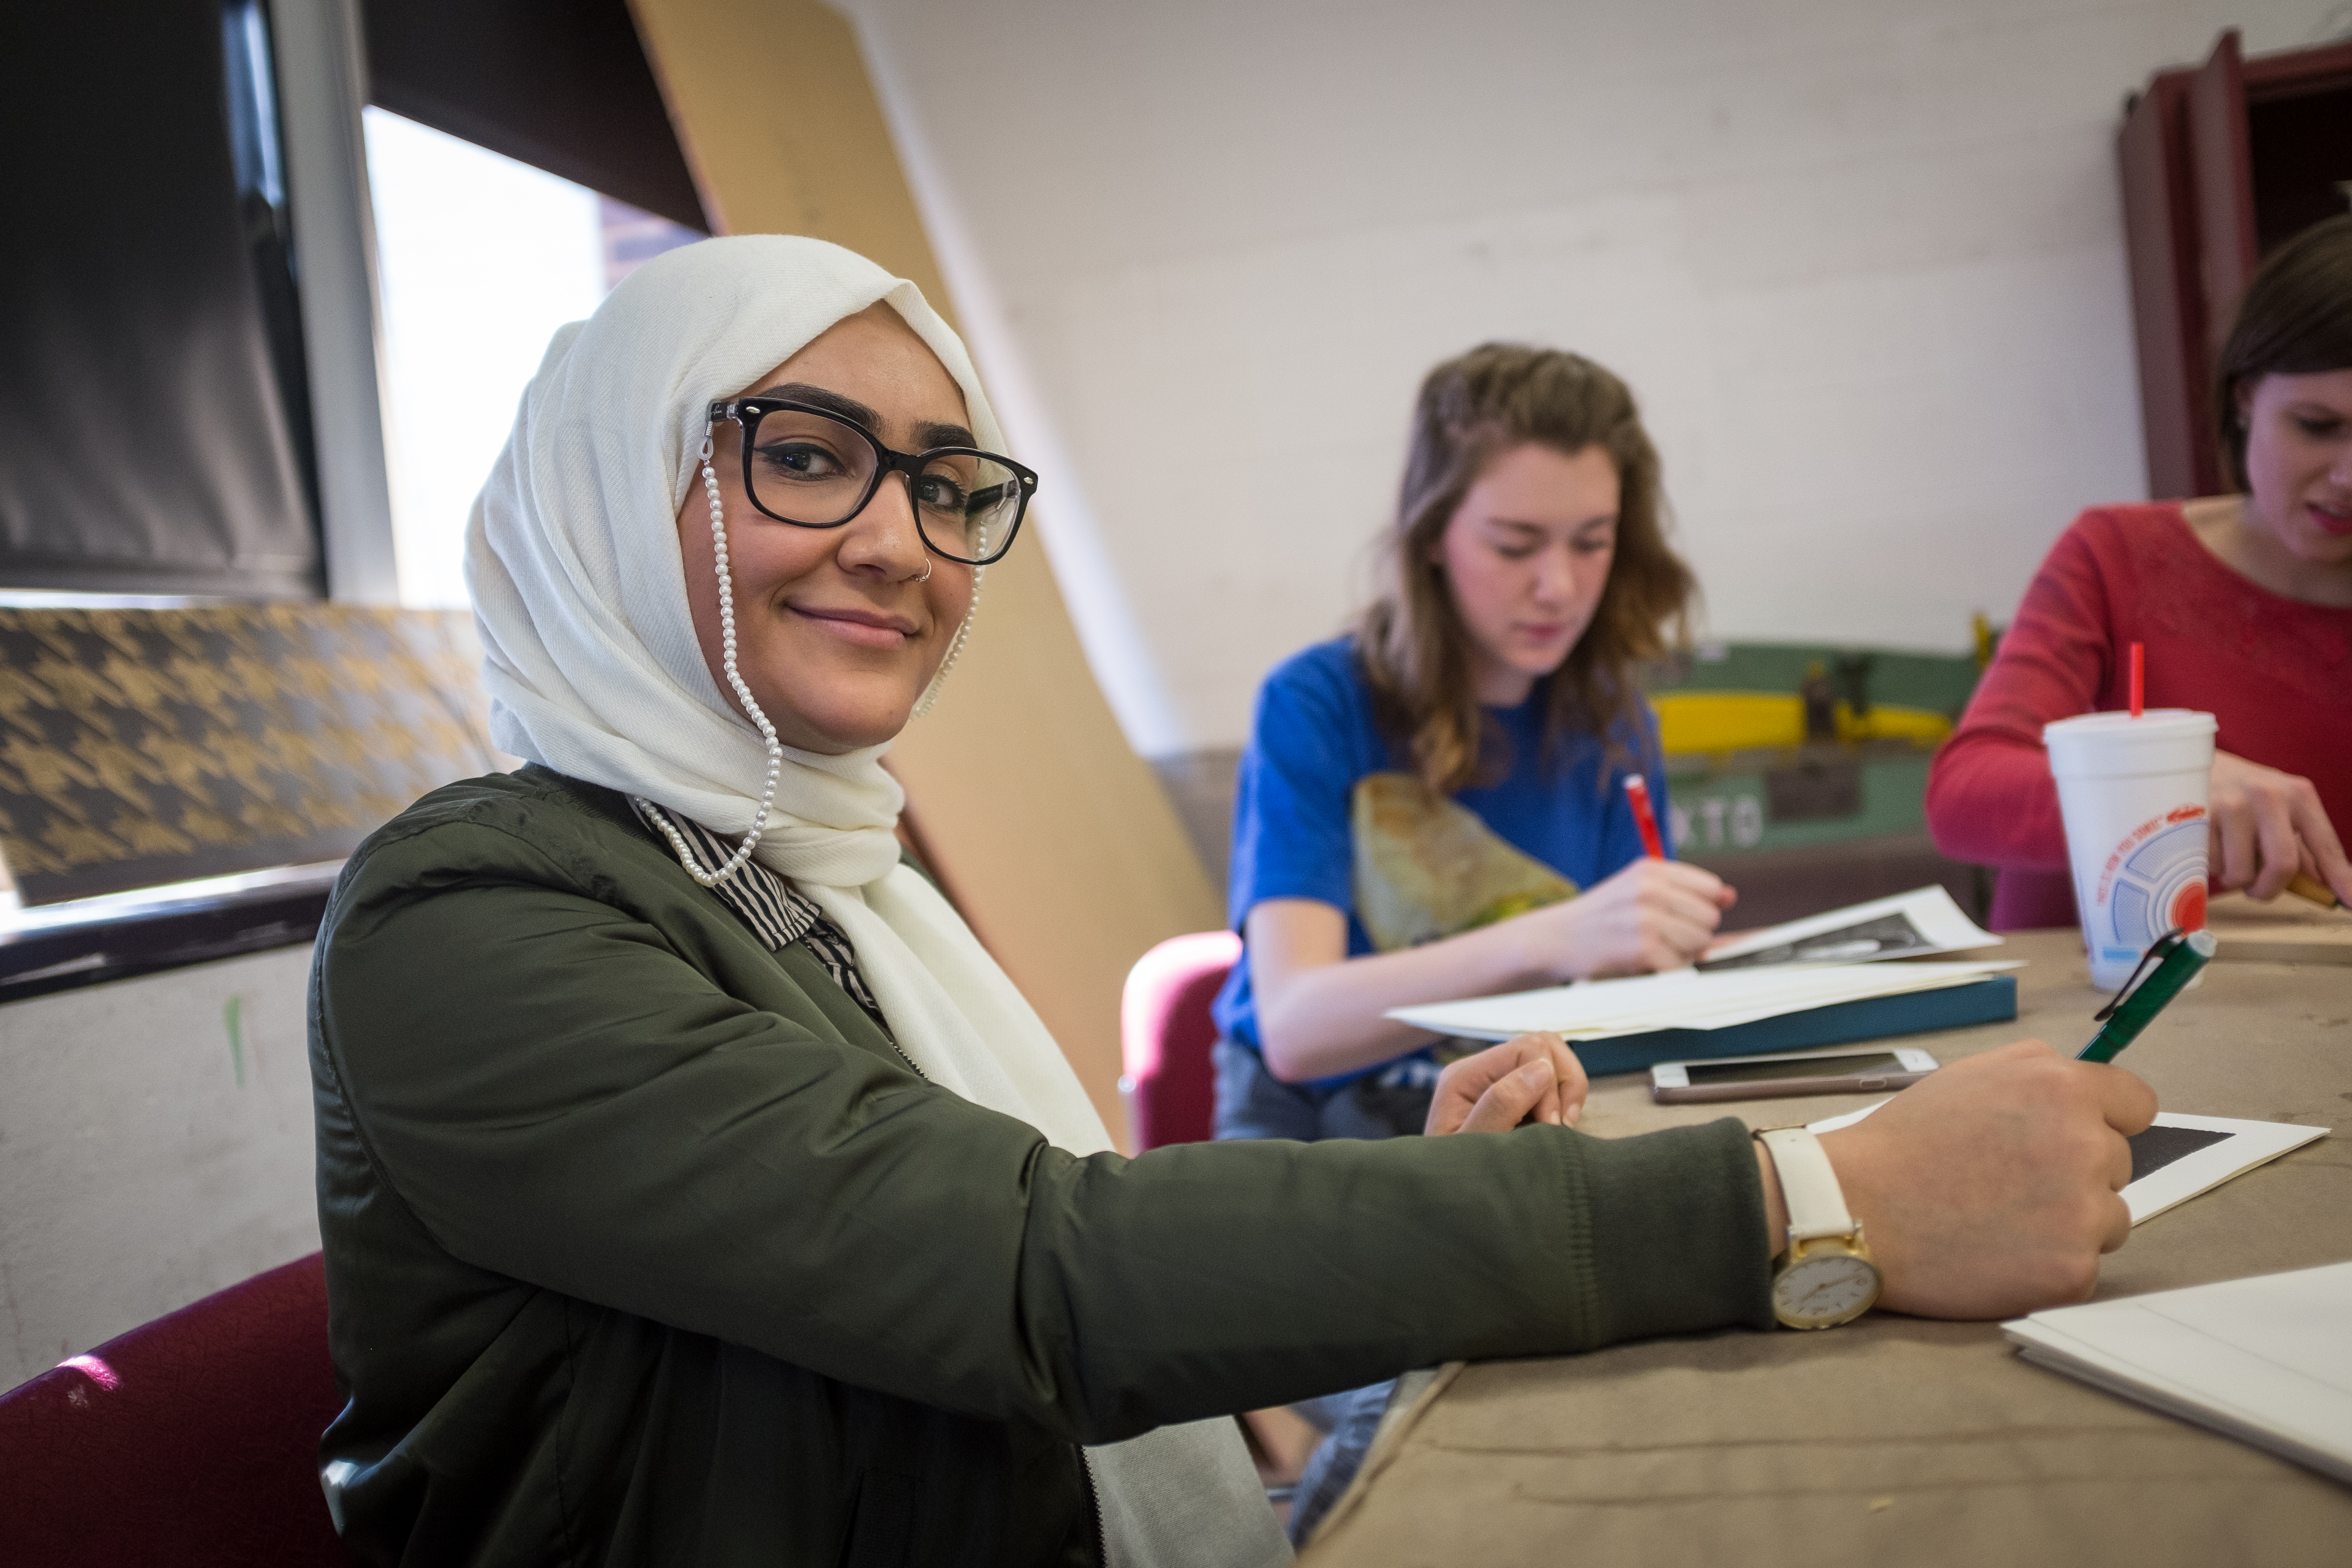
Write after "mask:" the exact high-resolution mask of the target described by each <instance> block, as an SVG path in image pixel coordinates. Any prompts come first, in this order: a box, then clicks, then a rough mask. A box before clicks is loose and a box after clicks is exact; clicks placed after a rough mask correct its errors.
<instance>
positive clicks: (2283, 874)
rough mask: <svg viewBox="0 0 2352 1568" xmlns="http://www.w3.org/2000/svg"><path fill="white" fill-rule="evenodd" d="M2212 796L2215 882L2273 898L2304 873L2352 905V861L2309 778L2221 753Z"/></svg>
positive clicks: (2210, 860) (2211, 852)
mask: <svg viewBox="0 0 2352 1568" xmlns="http://www.w3.org/2000/svg"><path fill="white" fill-rule="evenodd" d="M2208 798H2209V800H2210V802H2211V806H2210V811H2211V815H2210V817H2209V818H2208V820H2209V821H2210V824H2211V834H2210V849H2209V850H2208V852H2207V853H2208V861H2207V864H2208V865H2209V867H2210V869H2211V873H2212V877H2213V879H2214V880H2215V881H2217V882H2219V883H2221V886H2223V887H2225V888H2242V889H2245V891H2246V894H2247V895H2248V896H2249V897H2251V898H2255V899H2275V898H2277V897H2278V896H2279V895H2280V894H2281V893H2283V892H2284V891H2285V890H2286V884H2287V880H2288V879H2290V878H2292V877H2293V876H2294V874H2295V873H2296V872H2298V871H2302V872H2305V873H2308V874H2310V875H2312V876H2315V877H2317V878H2318V879H2320V880H2321V881H2323V882H2326V884H2327V885H2328V887H2329V888H2330V889H2334V891H2335V893H2336V897H2337V898H2338V899H2342V900H2345V901H2347V903H2352V863H2347V860H2346V858H2345V855H2344V846H2343V844H2342V842H2341V841H2340V840H2339V839H2337V837H2336V825H2335V824H2333V823H2331V822H2329V821H2328V820H2327V809H2326V807H2325V806H2323V805H2320V803H2319V792H2318V791H2317V790H2316V789H2315V788H2313V787H2312V784H2311V781H2310V780H2309V779H2305V778H2297V777H2296V776H2295V775H2294V774H2293V773H2281V772H2280V771H2279V770H2278V769H2276V768H2266V767H2264V766H2263V764H2262V763H2250V762H2248V761H2247V760H2246V759H2245V758H2243V757H2239V756H2232V755H2231V754H2230V753H2229V752H2214V753H2213V784H2212V792H2211V794H2210V795H2209V796H2208Z"/></svg>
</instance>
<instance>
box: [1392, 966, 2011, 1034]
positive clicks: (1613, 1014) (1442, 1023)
mask: <svg viewBox="0 0 2352 1568" xmlns="http://www.w3.org/2000/svg"><path fill="white" fill-rule="evenodd" d="M2020 967H2022V966H2021V965H2020V964H2018V963H2014V962H1996V963H1984V962H1978V963H1879V964H1858V963H1838V964H1801V963H1800V964H1780V965H1774V966H1771V967H1769V968H1759V969H1730V970H1723V971H1719V972H1717V973H1711V974H1708V973H1700V972H1699V971H1697V970H1694V969H1676V970H1673V971H1670V972H1668V973H1664V974H1637V975H1633V976H1631V977H1629V978H1626V979H1623V980H1591V981H1585V982H1583V983H1581V984H1575V985H1554V986H1548V987H1546V988H1545V989H1543V990H1540V991H1517V992H1512V993H1511V994H1507V995H1503V996H1479V997H1473V998H1471V999H1470V1000H1468V1001H1463V1002H1438V1003H1431V1004H1428V1005H1423V1006H1418V1007H1396V1008H1391V1010H1390V1012H1389V1015H1388V1016H1390V1017H1391V1018H1396V1019H1401V1020H1402V1021H1403V1022H1405V1023H1408V1024H1412V1025H1413V1026H1416V1027H1419V1028H1423V1029H1430V1030H1433V1031H1435V1032H1436V1033H1438V1034H1441V1035H1452V1036H1455V1037H1459V1038H1463V1039H1473V1040H1507V1039H1509V1038H1510V1037H1512V1036H1514V1035H1524V1034H1527V1033H1528V1032H1530V1031H1533V1030H1542V1029H1549V1030H1551V1031H1553V1032H1555V1033H1558V1034H1560V1035H1563V1036H1566V1037H1568V1038H1570V1039H1572V1040H1604V1039H1609V1038H1612V1037H1616V1036H1620V1035H1642V1034H1647V1033H1649V1032H1650V1031H1651V1030H1653V1029H1721V1028H1727V1027H1729V1026H1732V1025H1735V1024H1749V1023H1754V1022H1755V1021H1757V1020H1758V1019H1759V1018H1777V1017H1779V1016H1781V1015H1783V1014H1786V1013H1799V1012H1803V1011H1805V1010H1806V1009H1808V1008H1812V1007H1826V1006H1830V1005H1833V1004H1836V1003H1840V1002H1859V1001H1864V1000H1867V999H1869V998H1872V997H1876V996H1899V995H1902V994H1905V993H1906V992H1911V991H1928V990H1935V989H1938V988H1940V987H1943V986H1947V985H1965V984H1969V983H1970V982H1972V981H1977V980H1981V979H1983V978H1984V977H1985V976H1987V975H1989V974H1997V973H2000V972H2001V971H2003V970H2009V969H2017V968H2020Z"/></svg>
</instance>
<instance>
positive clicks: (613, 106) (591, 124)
mask: <svg viewBox="0 0 2352 1568" xmlns="http://www.w3.org/2000/svg"><path fill="white" fill-rule="evenodd" d="M364 9H365V13H366V22H367V50H368V79H369V87H368V95H369V97H370V99H371V100H373V102H375V103H377V104H380V105H381V106H383V108H385V109H388V110H392V112H394V114H398V115H403V116H404V117H406V118H407V119H410V120H414V121H417V122H418V123H419V124H421V125H429V126H431V127H433V129H435V130H436V131H444V132H448V133H449V134H450V135H452V136H457V137H462V138H464V139H465V140H466V141H468V142H473V143H474V144H475V145H477V146H480V147H487V148H488V149H489V150H490V151H491V152H493V153H504V154H506V155H507V156H508V157H509V158H513V159H516V160H517V161H519V162H520V163H529V164H530V165H531V166H532V167H534V168H540V169H544V170H546V171H547V172H548V173H549V174H560V175H562V177H563V178H565V179H567V180H571V181H572V182H574V183H576V184H583V185H585V186H587V187H588V188H589V189H590V190H593V191H601V192H603V193H604V195H608V196H614V197H617V198H618V199H619V200H621V201H624V202H626V203H628V204H629V205H631V206H635V207H641V208H643V209H644V210H645V211H646V212H649V213H655V214H658V215H659V216H663V217H666V218H668V219H669V220H670V221H671V222H673V223H680V224H685V225H686V226H688V227H691V228H696V229H700V230H703V231H705V232H708V231H709V226H710V225H709V220H708V219H707V218H705V217H704V216H703V214H702V202H701V198H700V197H699V196H698V195H696V194H695V188H694V179H693V176H692V175H691V174H688V172H687V167H686V159H685V157H684V156H683V155H682V154H681V153H679V152H678V147H677V135H676V133H675V132H672V131H671V129H670V123H669V113H668V110H666V109H664V108H663V106H662V99H661V90H660V89H659V88H658V87H656V85H655V82H654V74H653V69H652V68H651V67H649V66H648V65H647V64H646V54H645V48H644V47H643V46H642V45H641V44H640V43H639V42H638V41H637V29H636V25H635V23H633V22H632V21H631V20H630V19H629V9H628V6H627V5H626V4H625V0H575V3H572V4H568V5H549V4H547V3H546V0H366V5H365V7H364Z"/></svg>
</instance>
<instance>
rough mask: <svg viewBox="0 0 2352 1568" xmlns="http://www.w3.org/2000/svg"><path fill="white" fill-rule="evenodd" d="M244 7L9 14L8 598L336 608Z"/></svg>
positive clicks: (3, 287)
mask: <svg viewBox="0 0 2352 1568" xmlns="http://www.w3.org/2000/svg"><path fill="white" fill-rule="evenodd" d="M230 9H232V8H231V7H225V6H224V5H223V4H222V0H142V4H141V5H136V6H107V5H0V62H5V66H0V69H5V89H0V190H5V191H6V192H7V193H8V207H9V211H10V214H11V216H12V217H13V218H14V219H15V220H16V222H15V225H14V226H13V227H12V228H11V231H10V233H9V237H8V241H7V243H6V244H5V245H0V587H17V588H55V589H67V590H75V591H81V592H97V593H128V594H138V593H153V594H186V595H236V596H310V595H317V594H318V593H320V589H321V562H320V545H319V536H318V531H317V528H316V526H315V525H314V523H313V521H312V511H311V508H310V501H309V496H308V491H309V488H310V482H309V479H308V475H307V472H306V469H307V466H308V453H307V451H306V446H307V437H308V423H309V422H308V418H307V413H308V409H307V406H304V405H303V404H302V401H301V400H302V399H303V398H304V397H305V396H306V393H305V392H304V391H303V389H302V388H301V387H300V386H299V384H298V385H295V386H292V387H290V388H289V386H288V385H286V384H283V383H282V382H281V379H280V377H281V374H284V375H290V376H293V377H296V378H298V379H299V374H300V368H301V349H300V341H299V330H300V328H299V320H298V318H297V317H296V316H295V314H294V311H293V295H292V287H293V285H292V279H291V275H290V270H289V268H290V265H291V263H290V260H289V256H288V253H287V248H286V246H285V244H284V238H283V237H284V234H285V229H284V226H283V211H282V201H281V202H280V203H278V205H277V207H276V208H274V209H273V207H272V205H271V203H270V202H269V201H268V199H267V198H266V196H264V195H262V194H261V193H258V192H257V191H254V190H250V189H241V185H240V180H239V178H238V174H239V170H238V162H239V161H238V160H237V159H236V157H235V156H234V155H233V153H232V142H231V127H232V115H233V114H235V113H239V112H242V111H243V105H244V104H245V103H247V102H249V93H250V87H251V83H250V82H246V83H244V84H242V87H241V89H240V90H242V91H245V92H246V93H247V99H246V100H239V99H238V98H236V96H235V95H233V93H232V90H231V88H232V84H231V82H230V79H229V73H228V70H227V68H226V67H227V62H226V57H225V45H226V42H227V40H228V37H229V35H230V33H231V30H232V29H231V28H230V27H229V26H228V25H227V24H228V22H229V20H230V17H229V16H228V11H229V10H230ZM265 63H266V62H265ZM254 130H255V127H254V126H252V125H251V124H248V125H247V127H246V128H245V132H246V133H251V132H254ZM246 161H247V163H253V162H254V160H252V159H251V158H248V159H247V160H246ZM273 323H275V324H276V326H277V328H278V338H285V337H286V336H287V334H288V333H289V332H291V333H293V334H295V335H294V336H293V337H292V338H291V340H290V341H288V342H277V341H273V336H272V331H271V328H272V324H273ZM289 393H290V396H289ZM289 408H296V409H299V412H300V413H301V414H302V415H303V416H304V417H302V418H300V419H299V420H297V419H293V418H289Z"/></svg>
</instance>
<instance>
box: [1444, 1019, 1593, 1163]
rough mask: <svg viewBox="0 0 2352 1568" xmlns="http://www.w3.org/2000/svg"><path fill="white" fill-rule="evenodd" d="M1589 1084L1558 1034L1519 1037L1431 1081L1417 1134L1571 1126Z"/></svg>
mask: <svg viewBox="0 0 2352 1568" xmlns="http://www.w3.org/2000/svg"><path fill="white" fill-rule="evenodd" d="M1588 1089H1591V1084H1590V1083H1589V1082H1588V1081H1587V1080H1586V1079H1585V1076H1584V1064H1583V1063H1581V1062H1580V1061H1578V1060H1577V1059H1576V1053H1575V1052H1574V1051H1571V1050H1570V1049H1569V1048H1568V1042H1567V1041H1565V1040H1563V1039H1561V1038H1560V1037H1559V1036H1558V1035H1521V1036H1519V1037H1517V1039H1512V1040H1506V1041H1504V1042H1503V1043H1502V1044H1501V1045H1499V1046H1490V1047H1487V1048H1486V1049H1485V1050H1483V1051H1480V1052H1479V1053H1478V1054H1477V1055H1476V1056H1475V1057H1464V1058H1462V1059H1461V1060H1460V1061H1458V1062H1454V1063H1453V1064H1452V1065H1450V1066H1448V1067H1447V1068H1446V1069H1445V1070H1444V1072H1442V1073H1440V1074H1439V1075H1438V1077H1437V1092H1436V1094H1435V1096H1434V1097H1433V1099H1432V1100H1430V1102H1429V1120H1428V1121H1427V1122H1425V1123H1424V1124H1423V1127H1422V1131H1423V1132H1425V1133H1427V1134H1428V1135H1429V1136H1430V1137H1433V1138H1436V1137H1442V1136H1443V1135H1444V1134H1445V1133H1448V1132H1507V1131H1510V1130H1511V1129H1512V1128H1514V1127H1517V1126H1518V1125H1519V1124H1520V1123H1521V1122H1523V1121H1538V1122H1542V1123H1544V1124H1546V1125H1548V1126H1553V1127H1573V1126H1575V1125H1576V1121H1577V1118H1579V1117H1580V1116H1582V1115H1583V1114H1584V1096H1585V1093H1586V1091H1587V1090H1588Z"/></svg>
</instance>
